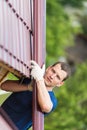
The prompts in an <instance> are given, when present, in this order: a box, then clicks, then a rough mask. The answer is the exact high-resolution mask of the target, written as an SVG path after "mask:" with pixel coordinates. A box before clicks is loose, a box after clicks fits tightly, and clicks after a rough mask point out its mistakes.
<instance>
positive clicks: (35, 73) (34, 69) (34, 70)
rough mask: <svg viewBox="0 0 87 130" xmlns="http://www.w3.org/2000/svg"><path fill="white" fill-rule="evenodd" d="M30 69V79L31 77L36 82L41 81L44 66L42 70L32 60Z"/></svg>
mask: <svg viewBox="0 0 87 130" xmlns="http://www.w3.org/2000/svg"><path fill="white" fill-rule="evenodd" d="M30 64H31V65H30V68H31V73H30V75H31V77H33V78H34V79H35V80H36V81H39V80H43V76H44V73H45V64H44V65H43V67H42V68H40V66H39V65H38V64H37V63H36V62H35V61H33V60H31V61H30Z"/></svg>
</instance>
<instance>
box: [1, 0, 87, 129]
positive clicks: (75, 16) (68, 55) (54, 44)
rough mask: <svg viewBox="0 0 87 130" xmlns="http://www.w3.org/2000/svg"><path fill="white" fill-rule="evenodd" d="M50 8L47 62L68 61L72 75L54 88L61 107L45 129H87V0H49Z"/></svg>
mask: <svg viewBox="0 0 87 130" xmlns="http://www.w3.org/2000/svg"><path fill="white" fill-rule="evenodd" d="M46 8H47V16H46V65H47V66H49V65H51V64H53V63H54V62H55V61H59V60H60V61H65V62H68V63H69V65H70V67H71V70H72V76H71V77H70V78H69V79H68V80H67V81H66V82H65V84H64V85H63V86H62V87H60V88H59V89H58V88H57V89H55V90H54V91H55V94H56V96H57V98H58V107H57V108H56V110H55V112H53V113H51V114H50V115H48V116H47V117H45V130H87V92H86V91H87V0H46ZM8 79H16V77H14V76H13V75H12V74H9V75H8ZM2 93H3V94H4V92H2ZM9 94H10V93H7V94H4V96H3V95H0V104H2V102H3V101H4V100H5V99H6V98H7V96H9ZM2 96H3V98H2Z"/></svg>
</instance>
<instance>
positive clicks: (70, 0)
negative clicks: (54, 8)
mask: <svg viewBox="0 0 87 130" xmlns="http://www.w3.org/2000/svg"><path fill="white" fill-rule="evenodd" d="M57 1H58V2H60V3H61V4H62V5H64V6H65V5H69V6H72V7H74V8H81V7H83V2H85V1H87V0H79V2H78V0H57Z"/></svg>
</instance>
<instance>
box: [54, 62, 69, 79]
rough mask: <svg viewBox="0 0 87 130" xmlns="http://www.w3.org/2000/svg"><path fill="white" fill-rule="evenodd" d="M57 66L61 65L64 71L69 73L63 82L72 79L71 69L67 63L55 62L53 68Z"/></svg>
mask: <svg viewBox="0 0 87 130" xmlns="http://www.w3.org/2000/svg"><path fill="white" fill-rule="evenodd" d="M57 64H60V65H61V68H62V70H64V71H65V72H66V73H67V76H66V77H65V78H64V79H63V81H64V80H66V79H68V78H69V77H70V75H71V69H70V66H69V64H68V63H66V62H61V61H58V62H55V63H54V64H53V65H52V66H55V65H57Z"/></svg>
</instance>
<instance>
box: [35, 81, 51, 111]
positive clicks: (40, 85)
mask: <svg viewBox="0 0 87 130" xmlns="http://www.w3.org/2000/svg"><path fill="white" fill-rule="evenodd" d="M36 83H37V91H38V103H39V105H40V108H41V110H42V112H46V113H48V112H50V111H51V110H52V107H53V104H52V101H51V98H50V95H49V93H48V91H47V88H46V86H45V83H44V80H39V81H37V82H36Z"/></svg>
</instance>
